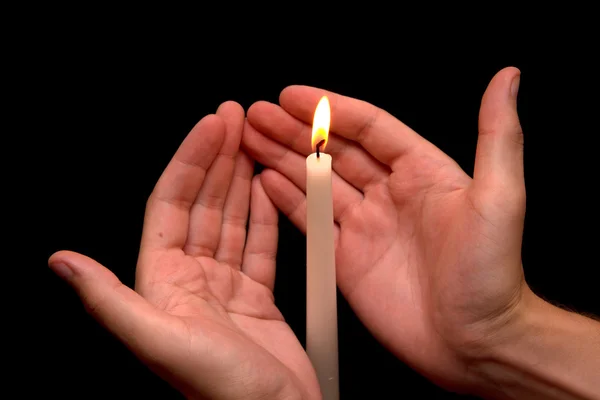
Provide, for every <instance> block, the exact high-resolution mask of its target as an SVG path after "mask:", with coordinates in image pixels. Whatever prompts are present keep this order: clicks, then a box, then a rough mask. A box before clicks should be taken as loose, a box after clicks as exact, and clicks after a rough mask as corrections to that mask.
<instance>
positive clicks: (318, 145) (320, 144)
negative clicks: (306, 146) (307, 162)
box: [317, 140, 325, 158]
mask: <svg viewBox="0 0 600 400" xmlns="http://www.w3.org/2000/svg"><path fill="white" fill-rule="evenodd" d="M324 144H325V140H321V141H320V142H319V143H317V158H321V154H320V152H321V146H323V145H324Z"/></svg>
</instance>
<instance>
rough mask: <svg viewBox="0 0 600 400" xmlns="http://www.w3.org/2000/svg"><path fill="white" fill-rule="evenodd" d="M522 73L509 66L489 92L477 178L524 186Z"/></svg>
mask: <svg viewBox="0 0 600 400" xmlns="http://www.w3.org/2000/svg"><path fill="white" fill-rule="evenodd" d="M519 80H520V72H519V70H518V69H516V68H505V69H503V70H502V71H500V72H498V73H497V74H496V76H494V78H493V79H492V80H491V82H490V83H489V85H488V87H487V90H486V91H485V93H484V95H483V98H482V101H481V109H480V111H479V137H478V140H477V156H476V158H475V170H474V176H473V177H474V181H475V182H476V183H477V182H481V183H482V184H484V183H485V182H488V183H489V184H492V185H493V184H499V185H503V186H506V187H507V188H510V189H513V190H516V189H522V187H523V185H524V176H523V133H522V130H521V125H520V123H519V116H518V114H517V91H518V88H519Z"/></svg>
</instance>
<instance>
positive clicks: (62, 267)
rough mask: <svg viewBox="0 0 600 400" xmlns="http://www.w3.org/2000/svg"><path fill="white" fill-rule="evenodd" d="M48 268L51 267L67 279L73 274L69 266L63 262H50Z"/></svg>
mask: <svg viewBox="0 0 600 400" xmlns="http://www.w3.org/2000/svg"><path fill="white" fill-rule="evenodd" d="M50 269H52V271H54V273H55V274H56V275H58V276H60V277H61V278H62V279H64V280H67V281H68V280H69V279H71V277H72V276H73V270H72V269H71V267H69V266H68V265H67V264H64V263H56V264H51V265H50Z"/></svg>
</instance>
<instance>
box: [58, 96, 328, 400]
mask: <svg viewBox="0 0 600 400" xmlns="http://www.w3.org/2000/svg"><path fill="white" fill-rule="evenodd" d="M243 125H244V111H243V109H242V108H241V106H239V105H238V104H236V103H232V102H230V103H224V104H223V105H222V106H221V107H219V110H218V111H217V115H216V116H215V115H212V116H207V117H206V118H204V119H203V120H202V121H200V122H199V123H198V124H197V125H196V127H194V129H193V130H192V131H191V132H190V134H189V135H188V136H187V138H186V139H185V141H184V142H183V143H182V145H181V146H180V148H179V149H178V150H177V153H176V154H175V156H174V157H173V159H172V160H171V162H170V163H169V165H168V166H167V168H166V169H165V171H164V173H163V174H162V176H161V177H160V179H159V181H158V183H157V184H156V187H155V188H154V191H153V193H152V195H151V196H150V198H149V200H148V203H147V207H146V215H145V221H144V231H143V235H142V243H141V247H140V253H139V259H138V265H137V269H136V288H135V289H136V292H137V293H136V292H134V291H132V290H131V289H129V288H126V287H124V286H123V285H122V284H120V282H119V281H118V279H117V278H116V277H115V276H114V275H112V274H111V273H110V272H109V271H108V270H106V269H105V268H102V267H101V266H99V265H98V264H97V263H95V262H93V260H90V259H87V258H85V257H83V256H81V255H78V254H76V253H66V252H62V253H57V254H55V255H54V256H53V258H52V259H51V260H50V263H51V265H55V264H57V263H60V262H68V263H70V264H72V265H78V264H81V265H83V264H86V263H87V264H88V269H87V272H86V274H87V276H86V277H85V278H78V279H79V280H78V281H76V282H74V285H75V286H76V287H78V288H79V290H80V291H81V294H82V298H83V300H84V302H85V303H86V305H87V306H88V307H89V308H90V310H91V312H92V313H93V314H94V315H95V316H96V317H97V318H98V319H99V320H100V322H102V323H103V324H104V325H106V326H107V327H108V328H109V329H110V330H111V331H113V332H114V333H115V334H116V335H117V336H118V337H119V338H120V339H121V340H123V341H124V342H125V344H126V345H127V346H128V347H130V348H131V349H132V350H133V351H134V352H135V353H136V355H137V356H138V357H139V358H140V359H141V360H142V361H143V362H145V363H146V364H148V365H149V366H150V368H152V369H153V370H154V371H155V372H157V373H158V374H159V375H161V376H162V377H163V378H164V379H166V380H167V381H169V382H170V383H171V384H172V385H173V386H175V387H176V388H178V389H179V390H180V391H181V392H182V393H184V394H185V395H186V396H187V397H189V398H200V399H204V398H211V399H213V398H214V399H259V398H260V399H263V398H273V399H277V398H285V399H291V398H307V399H311V398H318V397H319V385H318V381H317V378H316V375H315V373H314V370H313V368H312V365H311V363H310V361H309V359H308V357H307V355H306V353H305V352H304V350H303V348H302V346H301V345H300V343H299V342H298V340H297V339H296V337H295V336H294V333H293V332H292V330H291V329H290V327H289V326H288V325H287V324H286V323H285V321H284V319H283V316H282V315H281V313H280V312H279V310H278V309H277V307H276V306H275V304H274V299H273V292H272V290H273V285H274V283H275V254H276V250H277V234H278V229H277V222H278V221H277V210H276V208H275V206H274V205H273V204H272V203H271V201H270V200H269V198H268V197H267V195H266V194H265V192H264V189H263V188H262V185H261V183H260V180H259V179H257V178H256V179H253V178H252V175H253V162H252V160H251V159H250V158H249V157H248V156H247V155H246V154H244V153H243V152H240V151H239V144H240V140H241V136H242V128H243ZM248 221H249V223H248ZM247 223H248V224H247ZM247 226H248V232H246V227H247ZM65 260H66V261H65ZM92 264H94V265H92ZM93 275H95V276H93ZM82 276H83V275H82Z"/></svg>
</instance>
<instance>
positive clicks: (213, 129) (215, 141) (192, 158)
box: [142, 115, 225, 248]
mask: <svg viewBox="0 0 600 400" xmlns="http://www.w3.org/2000/svg"><path fill="white" fill-rule="evenodd" d="M224 134H225V124H224V123H223V120H222V119H221V118H220V117H217V116H216V115H208V116H206V117H204V118H203V119H202V120H200V122H198V124H196V126H195V127H194V128H193V129H192V130H191V131H190V133H189V134H188V135H187V137H186V138H185V140H184V141H183V143H182V144H181V146H179V149H178V150H177V152H176V153H175V155H174V156H173V159H172V160H171V162H170V163H169V165H167V167H166V168H165V171H164V172H163V173H162V175H161V177H160V179H159V180H158V182H157V183H156V186H155V187H154V190H153V192H152V194H151V195H150V197H149V199H148V202H147V205H146V214H145V217H144V232H143V234H142V247H143V248H144V247H156V248H172V247H179V248H182V247H183V246H184V244H185V241H186V239H187V235H188V226H189V219H190V208H191V207H192V204H193V203H194V200H195V199H196V196H197V195H198V192H199V191H200V187H201V186H202V183H203V182H204V179H205V176H206V171H207V170H208V168H209V167H210V165H211V164H212V162H213V160H214V159H215V157H216V156H217V153H218V152H219V148H220V147H221V144H222V143H223V137H224Z"/></svg>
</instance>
